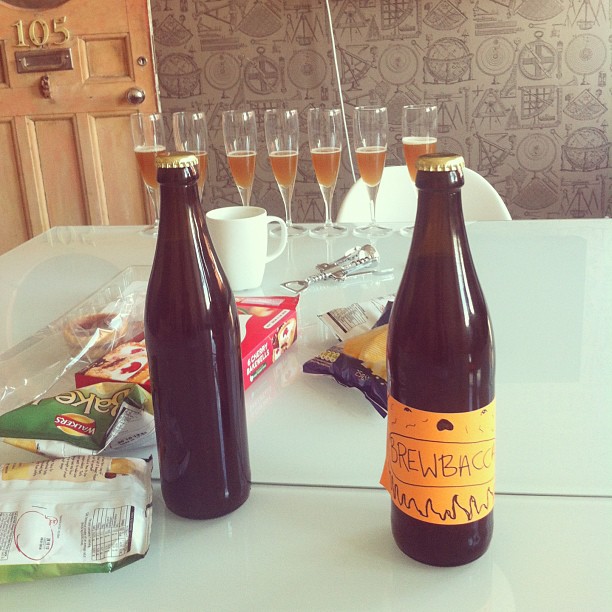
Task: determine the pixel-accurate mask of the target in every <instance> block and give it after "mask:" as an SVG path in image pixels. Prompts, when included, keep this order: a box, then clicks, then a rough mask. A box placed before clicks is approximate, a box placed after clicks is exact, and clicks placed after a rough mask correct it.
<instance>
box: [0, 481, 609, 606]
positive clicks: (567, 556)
mask: <svg viewBox="0 0 612 612" xmlns="http://www.w3.org/2000/svg"><path fill="white" fill-rule="evenodd" d="M389 504H390V502H389V496H388V495H387V493H386V492H385V491H382V490H363V489H361V490H355V489H330V488H318V487H283V486H267V485H258V486H255V487H254V488H253V491H252V493H251V497H250V498H249V500H247V502H246V503H245V505H244V506H242V507H241V508H239V509H238V510H237V511H236V512H234V513H233V514H231V515H229V516H227V517H224V518H221V519H215V520H212V521H188V520H184V519H180V518H177V517H176V516H174V515H172V514H171V513H170V512H168V511H167V510H166V509H165V508H164V505H163V501H162V500H161V497H160V495H159V493H157V494H156V496H155V498H154V502H153V506H154V512H153V532H152V540H151V548H150V550H149V553H148V554H147V556H146V557H145V558H144V559H142V560H141V561H138V562H136V563H134V564H133V565H130V566H128V567H125V568H123V569H120V570H118V571H117V572H116V573H114V574H111V575H107V576H105V575H96V574H91V575H81V576H67V577H64V578H55V579H49V580H42V581H39V582H37V583H28V584H13V585H3V586H2V587H1V589H0V590H1V592H2V609H4V610H23V611H29V610H49V611H51V612H55V611H61V612H68V611H72V610H83V608H84V607H90V608H92V609H95V610H103V611H106V610H113V611H116V610H129V611H132V610H139V611H140V610H142V611H147V612H151V611H157V610H164V611H170V610H172V611H174V610H181V611H183V610H185V611H196V610H197V611H200V610H215V611H216V610H222V611H228V612H230V611H231V612H236V611H243V610H244V611H253V610H256V611H259V610H262V611H263V610H266V611H267V610H271V611H273V610H283V611H288V612H289V611H298V610H304V611H307V610H308V611H310V610H316V611H330V612H339V611H347V612H349V611H350V612H353V611H358V610H381V611H382V610H386V611H390V610H398V611H399V610H402V611H405V610H409V611H412V612H422V611H423V612H425V611H426V612H432V611H433V612H437V611H446V610H448V611H452V612H463V611H465V612H480V611H483V610H492V611H495V612H512V611H514V610H516V611H519V612H531V611H534V610H537V611H538V612H553V611H554V612H575V611H576V610H585V611H588V612H599V611H601V612H603V611H606V610H610V605H611V603H612V581H610V568H611V566H612V536H611V531H610V515H611V513H612V500H610V499H592V498H558V497H532V496H498V498H497V500H496V505H495V533H494V536H493V541H492V544H491V547H490V549H489V551H487V553H486V554H485V555H484V556H483V557H482V558H480V559H478V560H477V561H475V562H474V563H472V564H470V565H468V566H464V567H458V568H449V569H445V568H432V567H427V566H424V565H421V564H419V563H416V562H414V561H412V560H411V559H409V558H408V557H405V556H404V555H403V554H402V553H401V552H400V551H399V550H398V549H397V547H396V546H395V544H394V542H393V539H392V537H391V533H390V528H389Z"/></svg>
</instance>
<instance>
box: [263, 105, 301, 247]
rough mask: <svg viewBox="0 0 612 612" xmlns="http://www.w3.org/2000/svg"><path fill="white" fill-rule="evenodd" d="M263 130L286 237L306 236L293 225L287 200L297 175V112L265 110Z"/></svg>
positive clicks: (298, 130)
mask: <svg viewBox="0 0 612 612" xmlns="http://www.w3.org/2000/svg"><path fill="white" fill-rule="evenodd" d="M264 129H265V133H266V145H267V147H268V155H269V158H270V165H271V166H272V172H274V178H275V179H276V183H277V184H278V188H279V190H280V192H281V197H282V198H283V204H284V205H285V221H286V223H287V234H288V235H289V236H300V235H302V234H305V233H306V228H305V227H304V226H302V225H295V224H294V223H293V221H292V220H291V199H292V197H293V187H294V185H295V177H296V175H297V163H298V141H299V133H300V121H299V117H298V112H297V110H295V109H293V110H284V109H270V110H267V111H266V114H265V115H264ZM276 227H277V226H275V228H276ZM272 231H275V230H272ZM277 231H278V230H277Z"/></svg>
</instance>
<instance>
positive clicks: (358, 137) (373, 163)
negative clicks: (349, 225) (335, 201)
mask: <svg viewBox="0 0 612 612" xmlns="http://www.w3.org/2000/svg"><path fill="white" fill-rule="evenodd" d="M388 131H389V123H388V120H387V109H386V108H385V107H384V106H357V107H356V108H355V114H354V115H353V138H354V140H355V156H356V157H357V165H358V166H359V174H360V175H361V180H362V181H363V182H364V183H365V185H366V187H367V191H368V197H369V200H370V222H369V223H368V224H367V225H361V226H357V227H356V228H355V229H354V230H353V233H354V234H355V235H356V236H366V237H369V238H376V237H380V236H387V235H389V234H390V233H391V228H389V227H384V226H382V225H380V224H379V223H377V222H376V197H377V195H378V188H379V186H380V181H381V179H382V175H383V170H384V168H385V159H386V157H387V132H388Z"/></svg>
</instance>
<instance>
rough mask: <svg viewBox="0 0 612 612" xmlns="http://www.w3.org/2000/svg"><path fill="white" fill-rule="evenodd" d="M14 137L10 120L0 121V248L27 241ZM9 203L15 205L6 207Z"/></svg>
mask: <svg viewBox="0 0 612 612" xmlns="http://www.w3.org/2000/svg"><path fill="white" fill-rule="evenodd" d="M16 140H17V135H16V133H15V125H14V123H13V121H11V120H0V177H2V179H1V180H0V193H1V194H2V195H1V200H0V215H1V217H2V222H1V223H0V246H1V245H4V244H6V245H11V246H16V245H18V244H20V243H21V242H24V241H25V240H27V239H28V232H27V224H26V219H25V213H24V210H25V208H26V203H25V199H24V193H23V192H24V190H23V186H22V184H21V181H20V172H19V164H18V160H17V159H16V158H15V155H14V153H15V150H16V148H17V144H16ZM8 202H12V203H14V205H12V206H7V203H8Z"/></svg>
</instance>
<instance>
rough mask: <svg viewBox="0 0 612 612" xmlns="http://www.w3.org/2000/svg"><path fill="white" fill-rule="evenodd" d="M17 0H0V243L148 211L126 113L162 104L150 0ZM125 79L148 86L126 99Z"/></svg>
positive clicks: (141, 219)
mask: <svg viewBox="0 0 612 612" xmlns="http://www.w3.org/2000/svg"><path fill="white" fill-rule="evenodd" d="M16 4H20V5H22V7H21V8H19V7H16V6H9V5H8V4H7V3H3V2H0V134H1V135H2V141H1V143H0V151H1V152H2V154H3V158H4V159H3V160H2V162H0V170H2V176H3V177H7V179H6V180H2V181H0V210H1V211H2V214H3V216H4V218H5V219H6V220H7V221H8V220H10V226H9V228H8V229H5V228H3V229H0V253H2V252H4V251H6V250H8V249H10V248H12V247H14V246H16V245H17V244H19V243H20V242H23V241H24V240H25V239H27V238H29V237H31V236H34V235H36V234H38V233H40V232H41V231H44V230H45V229H47V228H49V227H51V226H54V225H81V224H108V223H111V224H142V223H146V222H148V221H150V220H151V214H150V211H149V204H148V201H147V199H146V197H147V196H146V192H145V191H144V188H143V184H142V180H141V178H140V174H139V171H138V167H137V164H136V161H135V158H134V152H133V146H132V140H131V133H130V122H129V115H130V114H131V113H133V112H136V111H138V110H141V111H142V112H153V111H156V110H159V100H158V95H157V88H156V80H155V72H154V63H153V60H154V57H153V49H152V37H151V23H150V14H149V5H148V2H147V1H146V0H106V1H105V2H99V0H68V1H67V2H63V3H58V2H40V1H39V2H27V0H23V1H20V2H18V3H16ZM54 4H55V5H56V6H55V7H54V8H45V7H51V6H52V5H54ZM35 5H38V6H40V7H41V8H38V9H36V8H28V7H32V6H35ZM68 54H70V57H69V58H68ZM70 62H71V63H72V67H70ZM130 88H138V89H141V90H143V91H144V92H145V94H146V96H145V100H144V102H143V103H142V104H140V105H138V106H134V105H132V104H130V103H129V102H128V100H127V97H126V94H127V91H128V90H129V89H130ZM7 158H8V159H7Z"/></svg>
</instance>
